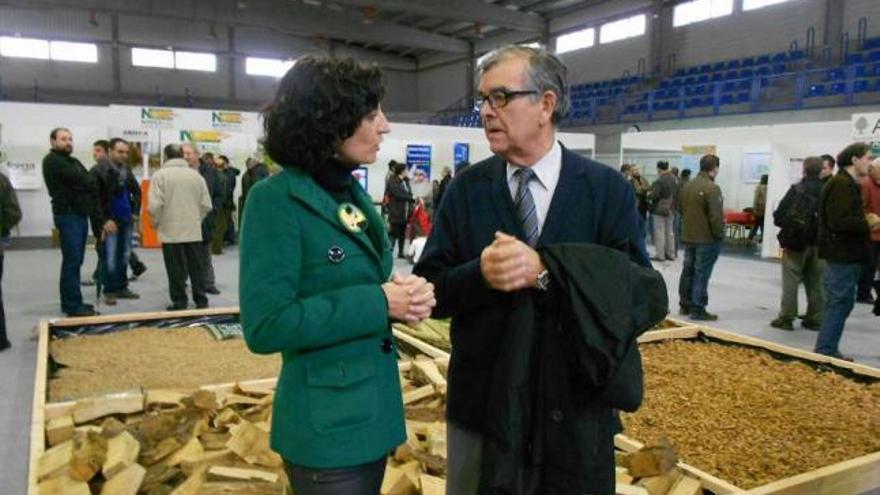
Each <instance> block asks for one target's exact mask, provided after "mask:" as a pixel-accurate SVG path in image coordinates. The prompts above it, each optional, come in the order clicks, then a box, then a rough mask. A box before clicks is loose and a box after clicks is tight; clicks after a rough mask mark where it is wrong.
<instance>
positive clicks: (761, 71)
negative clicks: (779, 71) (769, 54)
mask: <svg viewBox="0 0 880 495" xmlns="http://www.w3.org/2000/svg"><path fill="white" fill-rule="evenodd" d="M755 72H757V73H758V75H759V76H769V75H770V66H769V65H762V66H760V67H758V68H757V70H756V71H755Z"/></svg>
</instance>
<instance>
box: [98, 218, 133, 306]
mask: <svg viewBox="0 0 880 495" xmlns="http://www.w3.org/2000/svg"><path fill="white" fill-rule="evenodd" d="M115 223H116V233H115V234H108V235H107V237H106V238H105V239H104V242H103V244H104V292H106V293H108V294H112V293H116V292H122V291H124V290H125V289H127V288H128V260H129V258H130V257H131V229H132V223H131V220H128V221H123V220H115Z"/></svg>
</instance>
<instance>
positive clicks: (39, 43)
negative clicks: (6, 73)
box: [0, 36, 49, 60]
mask: <svg viewBox="0 0 880 495" xmlns="http://www.w3.org/2000/svg"><path fill="white" fill-rule="evenodd" d="M0 55H2V56H4V57H18V58H39V59H43V60H48V59H49V42H48V41H46V40H40V39H36V38H16V37H12V36H2V37H0Z"/></svg>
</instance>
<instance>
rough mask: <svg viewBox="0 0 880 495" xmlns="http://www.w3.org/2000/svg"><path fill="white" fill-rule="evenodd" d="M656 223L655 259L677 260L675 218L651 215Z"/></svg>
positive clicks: (670, 215)
mask: <svg viewBox="0 0 880 495" xmlns="http://www.w3.org/2000/svg"><path fill="white" fill-rule="evenodd" d="M651 218H652V219H653V222H654V257H655V258H657V259H663V258H666V259H670V260H671V259H674V258H675V233H674V232H673V230H674V229H675V226H674V222H675V217H673V215H672V214H669V215H666V216H662V215H651Z"/></svg>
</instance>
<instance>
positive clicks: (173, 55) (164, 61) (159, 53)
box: [131, 48, 217, 72]
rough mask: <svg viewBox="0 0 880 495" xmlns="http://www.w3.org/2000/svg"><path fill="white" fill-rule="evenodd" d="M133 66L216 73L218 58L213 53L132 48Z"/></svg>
mask: <svg viewBox="0 0 880 495" xmlns="http://www.w3.org/2000/svg"><path fill="white" fill-rule="evenodd" d="M131 64H132V65H136V66H138V67H159V68H162V69H181V70H199V71H205V72H215V71H216V70H217V56H216V55H214V54H213V53H200V52H182V51H181V52H176V51H174V50H156V49H152V48H132V49H131Z"/></svg>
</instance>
